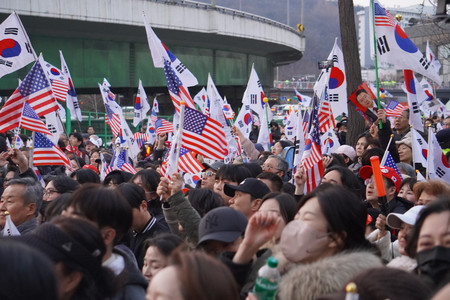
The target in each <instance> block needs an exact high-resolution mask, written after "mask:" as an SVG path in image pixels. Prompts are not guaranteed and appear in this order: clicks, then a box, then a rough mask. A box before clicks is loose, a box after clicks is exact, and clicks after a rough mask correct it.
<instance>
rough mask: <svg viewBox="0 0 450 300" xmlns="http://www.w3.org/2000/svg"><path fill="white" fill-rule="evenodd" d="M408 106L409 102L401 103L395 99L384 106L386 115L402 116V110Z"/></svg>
mask: <svg viewBox="0 0 450 300" xmlns="http://www.w3.org/2000/svg"><path fill="white" fill-rule="evenodd" d="M407 108H408V104H407V103H406V104H404V103H400V102H398V101H395V100H390V101H389V103H388V104H387V105H386V107H385V108H384V111H385V112H386V117H401V116H402V112H403V111H404V110H405V109H407Z"/></svg>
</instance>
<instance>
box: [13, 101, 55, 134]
mask: <svg viewBox="0 0 450 300" xmlns="http://www.w3.org/2000/svg"><path fill="white" fill-rule="evenodd" d="M20 127H21V128H25V129H28V130H31V131H38V132H42V133H44V134H48V135H52V134H51V133H50V131H49V130H48V128H47V126H45V124H44V122H42V120H41V119H40V118H39V116H38V115H37V114H36V112H35V111H34V110H33V109H32V108H31V106H30V105H29V104H28V103H26V102H25V103H24V104H23V111H22V116H21V120H20Z"/></svg>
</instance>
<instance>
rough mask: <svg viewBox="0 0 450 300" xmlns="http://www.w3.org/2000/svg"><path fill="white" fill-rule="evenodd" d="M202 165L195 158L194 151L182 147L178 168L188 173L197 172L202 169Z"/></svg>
mask: <svg viewBox="0 0 450 300" xmlns="http://www.w3.org/2000/svg"><path fill="white" fill-rule="evenodd" d="M203 168H204V167H203V165H202V164H201V163H200V162H199V161H198V160H197V159H196V158H195V154H194V152H191V151H188V150H186V149H184V148H181V150H180V158H179V160H178V169H179V170H182V171H184V172H186V173H189V174H198V173H200V172H201V171H202V170H203Z"/></svg>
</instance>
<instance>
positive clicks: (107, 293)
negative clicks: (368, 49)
mask: <svg viewBox="0 0 450 300" xmlns="http://www.w3.org/2000/svg"><path fill="white" fill-rule="evenodd" d="M376 118H377V119H376V122H375V124H378V121H381V122H382V124H383V126H382V128H381V129H379V127H378V126H377V125H375V126H368V128H367V130H366V131H365V132H363V133H361V135H360V136H359V138H358V139H357V141H356V143H355V144H354V145H349V144H345V140H346V139H345V135H346V131H347V125H348V123H347V120H345V119H342V120H341V121H340V122H339V123H338V124H337V126H336V128H335V131H336V134H337V135H338V137H339V139H340V141H341V146H340V147H339V148H338V149H337V150H336V151H334V153H332V154H331V155H328V156H324V158H323V165H324V168H325V171H324V175H323V176H322V178H321V183H320V185H318V187H317V188H315V189H314V190H313V191H312V192H309V193H305V184H306V183H307V182H306V181H307V180H308V177H307V175H306V171H305V168H304V167H303V166H299V167H297V168H296V169H295V170H293V169H292V168H290V166H289V163H288V162H287V161H286V152H287V150H288V149H289V148H290V147H293V142H292V141H289V140H287V139H286V138H285V135H284V133H283V131H284V128H283V126H282V125H281V124H278V123H276V122H273V123H271V131H272V137H273V140H274V145H273V146H272V147H271V151H264V149H263V148H262V147H261V145H259V144H257V143H256V140H257V135H258V128H257V126H254V127H253V130H252V132H251V134H250V137H249V138H247V137H246V136H244V135H243V134H242V133H241V132H240V131H239V129H238V128H236V127H233V128H232V131H233V133H234V134H235V135H236V136H238V137H239V138H240V141H241V143H242V149H243V155H244V156H245V158H246V159H236V160H235V161H234V162H233V163H229V164H225V163H224V162H222V161H212V160H209V159H206V158H203V157H201V156H199V155H198V156H197V158H198V160H199V161H200V162H201V163H202V165H203V167H204V169H203V171H202V173H201V179H200V180H198V181H197V182H196V183H195V184H191V185H189V184H187V183H186V182H185V181H184V179H183V178H184V177H183V176H182V175H183V174H180V173H174V174H171V175H170V178H167V177H163V176H161V175H160V169H161V164H162V161H163V159H164V156H165V154H166V153H167V151H168V147H169V141H168V136H167V134H160V135H158V137H157V140H156V142H155V143H154V144H149V143H147V142H145V141H144V142H143V143H142V147H141V152H140V153H139V155H138V158H137V160H136V161H134V168H135V169H136V170H137V173H135V174H131V173H128V172H126V171H123V170H113V171H111V172H109V173H108V174H107V175H106V177H105V178H103V179H100V173H101V172H100V171H101V170H102V160H101V159H100V157H101V156H103V157H104V159H105V160H104V161H106V162H108V163H109V162H110V161H111V158H112V156H113V154H112V151H111V149H110V148H108V147H104V145H103V141H102V140H101V139H100V138H99V137H98V136H96V135H95V132H94V130H93V128H89V129H88V131H87V132H86V133H83V134H80V133H77V132H73V133H71V134H70V135H69V136H68V137H65V136H61V138H60V141H59V144H58V146H59V147H60V148H61V149H62V150H63V151H64V152H65V153H66V155H67V156H68V157H69V158H70V160H71V165H72V170H71V171H69V170H66V168H64V167H63V166H45V167H39V171H40V174H41V175H42V177H43V182H41V181H40V180H39V179H38V178H37V176H36V173H35V172H34V171H33V169H31V168H30V167H29V159H30V155H31V154H30V152H29V150H28V149H27V148H21V149H17V148H14V147H13V148H11V149H7V148H6V144H7V143H6V139H9V138H10V136H8V135H4V136H1V137H0V167H1V168H0V181H1V182H0V192H1V201H0V228H1V229H2V234H1V235H2V236H4V237H3V238H1V240H0V265H1V268H0V298H1V299H14V300H18V299H49V300H50V299H224V300H225V299H255V295H254V294H252V289H253V286H254V284H255V281H256V278H257V276H258V270H259V269H260V268H261V267H262V266H264V265H265V264H266V262H267V260H268V258H269V257H271V256H273V257H275V258H277V259H278V262H279V263H278V267H277V268H278V270H279V272H280V274H281V277H280V280H279V282H278V290H277V297H278V299H347V298H346V294H347V293H348V291H346V286H347V285H348V284H349V283H353V284H354V285H355V286H356V290H354V291H352V292H353V293H355V294H358V295H359V299H431V298H433V299H448V298H450V184H449V183H448V182H444V181H442V180H439V179H434V180H420V177H419V179H418V177H417V175H418V173H416V169H419V170H420V171H421V172H424V170H425V169H424V168H418V167H419V166H417V165H414V163H413V159H412V146H411V133H410V132H409V130H410V129H409V128H410V127H409V121H408V110H405V111H404V112H403V113H402V115H401V116H399V117H395V118H394V120H393V126H392V127H391V123H390V120H389V119H388V118H386V116H385V114H384V113H383V110H379V111H378V112H377V116H376ZM430 120H431V121H430ZM430 120H428V122H431V123H433V124H431V125H433V126H436V124H437V123H439V126H437V127H438V128H442V129H440V130H439V131H438V132H437V137H438V140H439V143H440V145H441V147H442V149H443V150H444V153H443V155H445V157H446V158H447V160H449V156H450V154H449V153H450V117H447V118H445V119H443V120H442V119H438V118H435V119H430ZM142 133H145V127H143V129H142ZM391 134H393V141H394V142H392V143H389V138H390V136H391ZM23 139H24V140H26V137H23ZM388 144H389V147H388ZM112 146H114V144H113V145H112ZM387 147H388V150H389V152H390V154H391V156H392V158H393V159H394V161H395V162H396V163H397V166H398V169H399V171H400V173H397V171H396V170H395V169H393V168H390V167H386V166H382V167H381V173H382V176H383V181H382V184H383V186H384V189H385V191H386V200H387V205H385V206H383V203H380V199H379V197H378V193H377V184H376V183H375V179H374V174H373V173H374V170H373V169H372V166H371V164H370V158H371V157H372V156H378V157H379V158H380V160H381V158H382V156H383V154H384V152H385V149H386V148H387ZM103 163H104V162H103ZM43 184H44V187H43ZM378 188H380V187H379V186H378ZM11 226H14V227H15V228H16V229H17V231H18V233H20V236H17V235H15V236H14V235H13V236H9V235H12V234H11ZM352 299H354V298H352Z"/></svg>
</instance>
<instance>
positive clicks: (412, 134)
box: [409, 125, 417, 169]
mask: <svg viewBox="0 0 450 300" xmlns="http://www.w3.org/2000/svg"><path fill="white" fill-rule="evenodd" d="M412 129H414V128H412V125H409V131H411V137H414V138H413V140H416V135H415V134H414V133H413V132H412ZM414 148H416V147H412V149H411V153H412V163H413V167H414V169H415V168H416V161H415V160H414ZM416 155H417V154H416Z"/></svg>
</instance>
